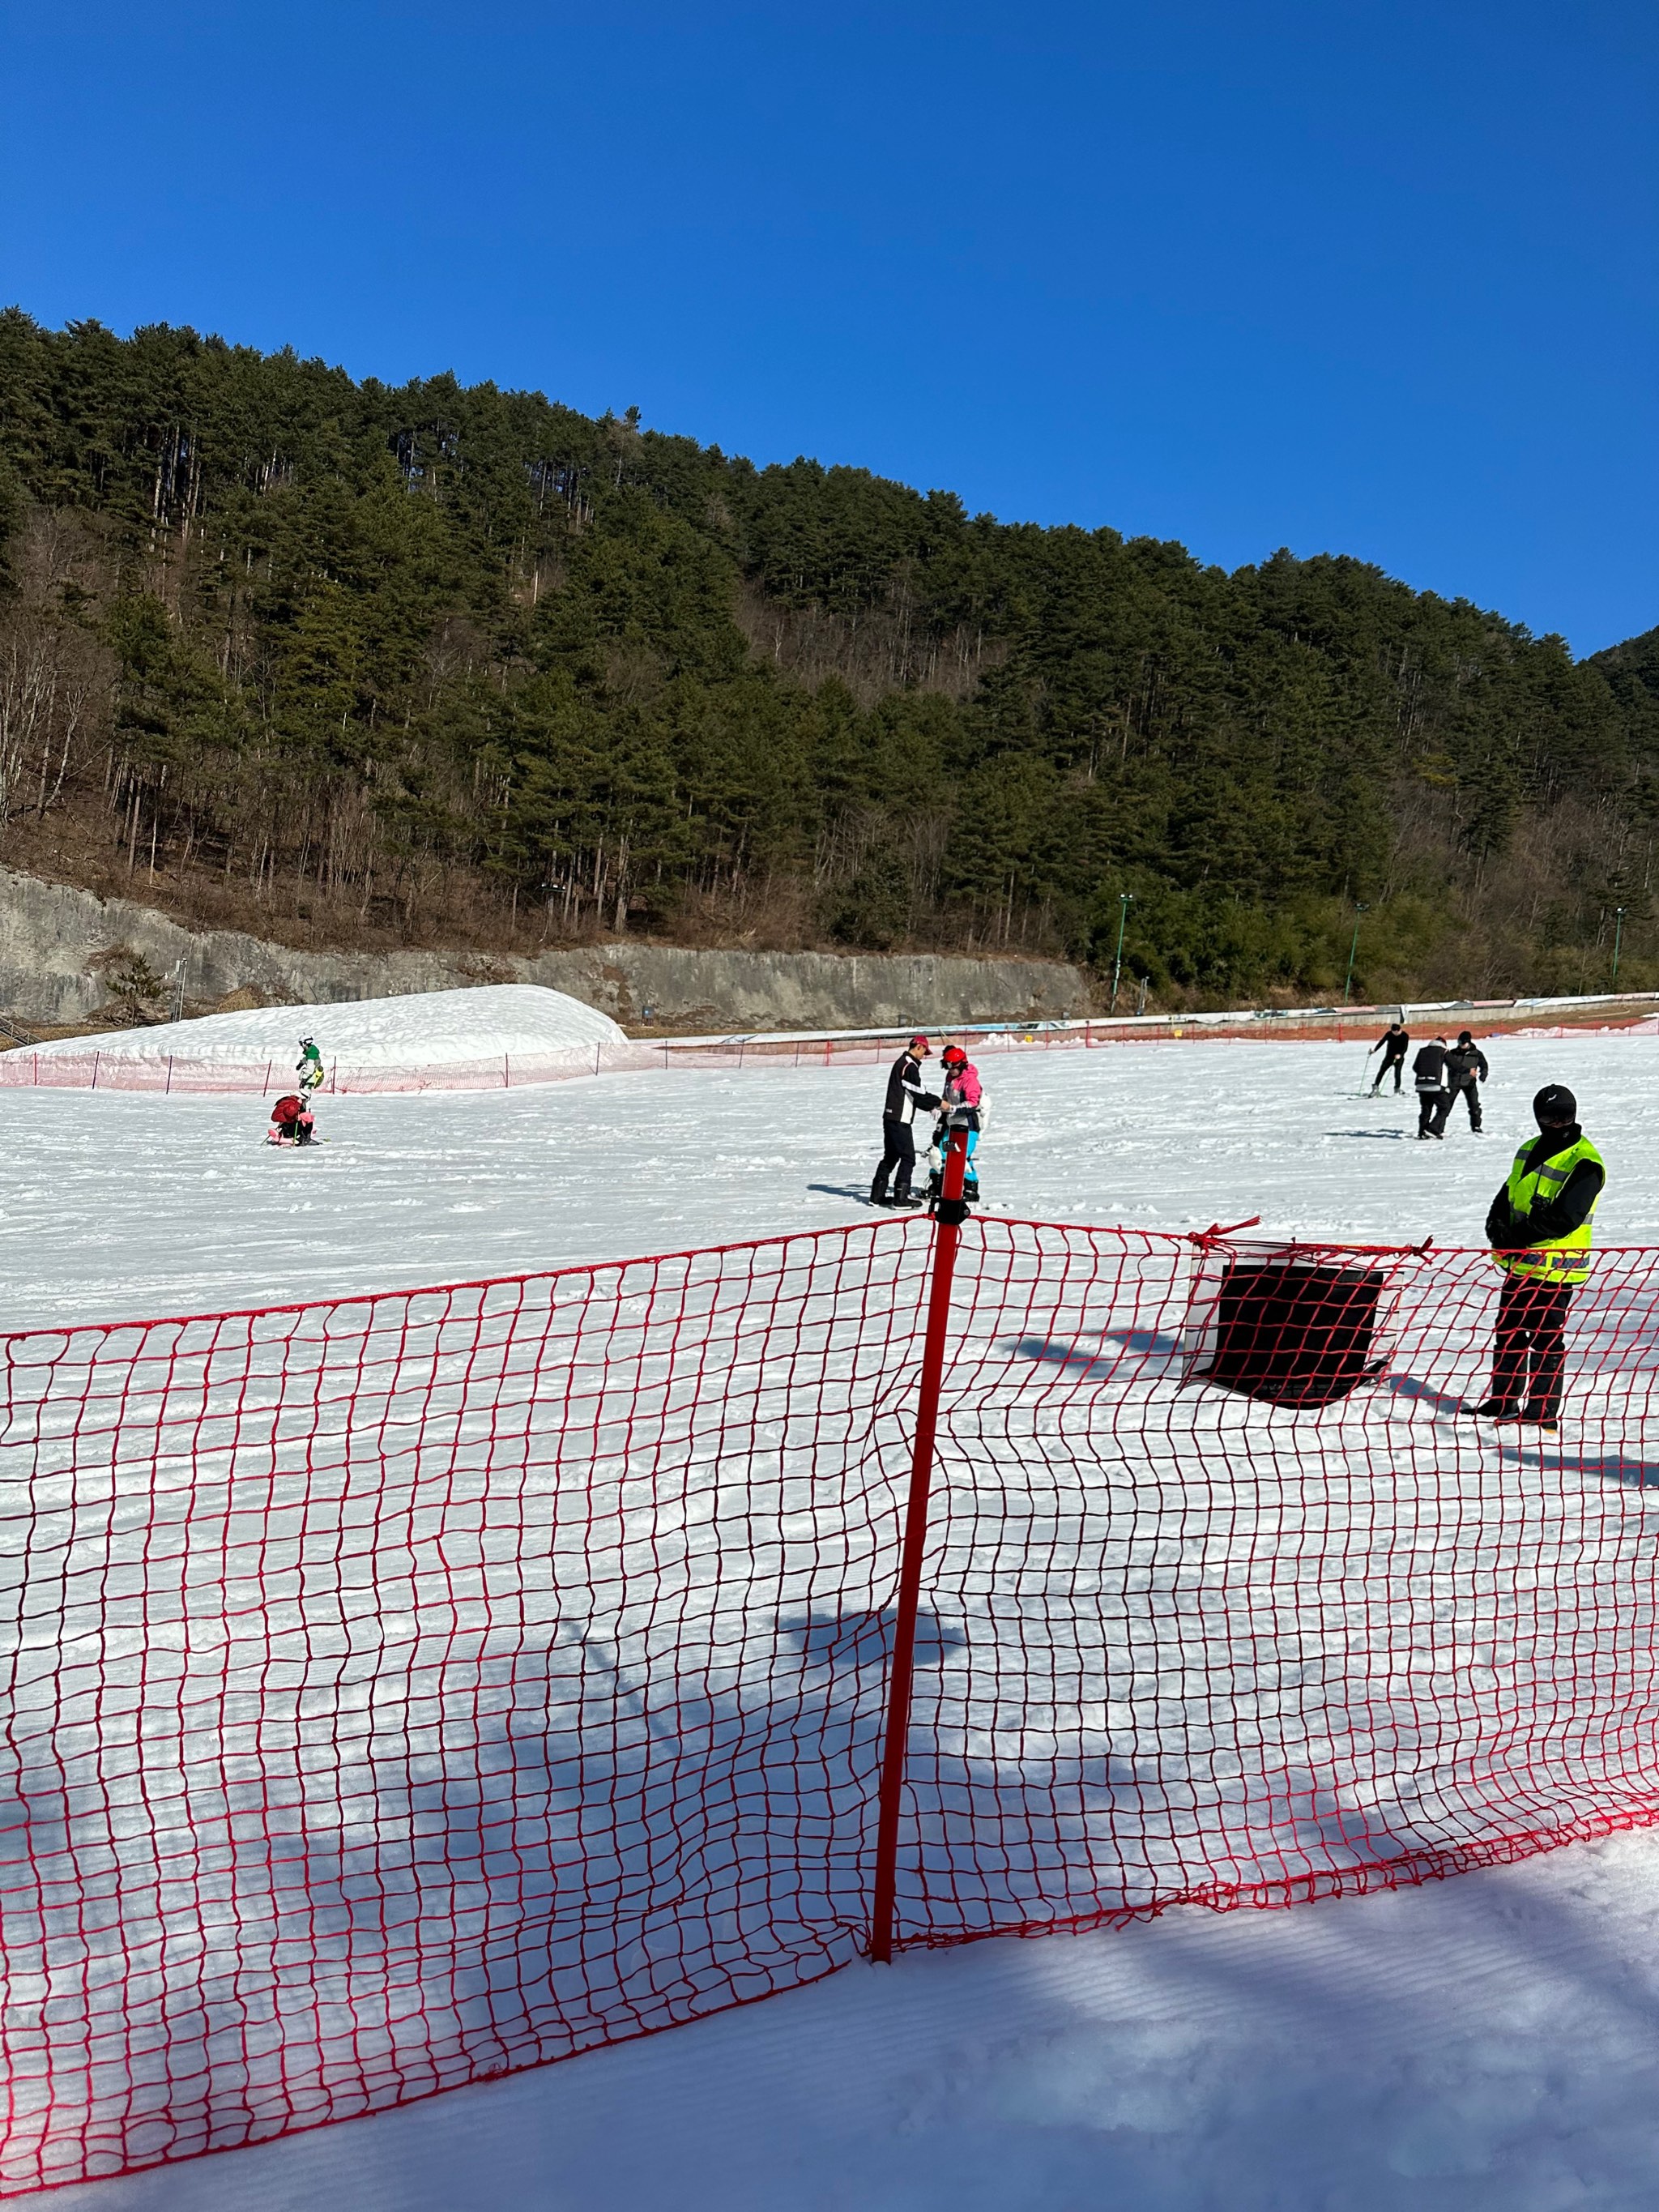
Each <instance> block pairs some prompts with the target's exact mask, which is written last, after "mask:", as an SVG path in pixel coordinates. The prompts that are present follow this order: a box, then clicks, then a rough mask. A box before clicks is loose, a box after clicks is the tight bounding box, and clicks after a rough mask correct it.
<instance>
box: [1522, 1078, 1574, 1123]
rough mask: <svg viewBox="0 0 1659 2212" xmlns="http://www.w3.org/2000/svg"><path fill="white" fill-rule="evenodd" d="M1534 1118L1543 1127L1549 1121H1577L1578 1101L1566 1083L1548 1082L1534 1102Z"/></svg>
mask: <svg viewBox="0 0 1659 2212" xmlns="http://www.w3.org/2000/svg"><path fill="white" fill-rule="evenodd" d="M1532 1111H1533V1119H1534V1121H1536V1122H1537V1124H1538V1126H1539V1127H1540V1128H1542V1127H1544V1126H1545V1124H1546V1123H1547V1122H1555V1121H1562V1122H1566V1121H1577V1119H1578V1101H1577V1099H1576V1098H1575V1097H1573V1095H1572V1093H1571V1091H1569V1090H1568V1088H1567V1086H1566V1085H1565V1083H1547V1084H1546V1085H1544V1087H1543V1089H1542V1090H1541V1091H1540V1092H1539V1094H1538V1096H1537V1097H1536V1098H1534V1100H1533V1102H1532Z"/></svg>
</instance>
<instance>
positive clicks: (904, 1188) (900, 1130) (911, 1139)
mask: <svg viewBox="0 0 1659 2212" xmlns="http://www.w3.org/2000/svg"><path fill="white" fill-rule="evenodd" d="M927 1054H928V1044H927V1038H926V1037H925V1036H913V1037H912V1038H911V1040H910V1042H909V1043H908V1044H907V1045H906V1046H905V1048H904V1049H903V1051H902V1053H901V1054H899V1056H898V1058H897V1059H896V1060H895V1061H894V1062H893V1065H892V1066H891V1067H890V1069H889V1070H888V1072H887V1097H886V1100H885V1102H884V1104H883V1106H882V1109H881V1139H882V1152H881V1165H880V1166H879V1167H878V1169H877V1170H876V1175H875V1180H874V1182H872V1184H871V1186H870V1203H871V1205H872V1206H920V1205H921V1200H920V1199H919V1198H918V1197H916V1196H915V1193H914V1192H913V1191H912V1190H911V1188H910V1178H911V1177H912V1176H914V1175H915V1170H916V1139H915V1131H914V1130H913V1128H912V1127H911V1124H912V1123H913V1122H914V1121H915V1118H916V1111H917V1109H918V1108H927V1109H931V1108H933V1107H935V1106H937V1105H938V1104H939V1100H938V1099H937V1098H936V1097H934V1096H933V1092H932V1091H924V1090H923V1089H922V1087H921V1063H922V1061H923V1060H926V1059H927ZM888 1176H892V1178H893V1194H892V1196H891V1198H889V1197H888V1195H887V1178H888Z"/></svg>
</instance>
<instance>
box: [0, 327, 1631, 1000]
mask: <svg viewBox="0 0 1659 2212" xmlns="http://www.w3.org/2000/svg"><path fill="white" fill-rule="evenodd" d="M0 541H3V555H0V560H3V569H0V860H3V861H5V862H7V863H9V864H10V865H12V866H20V867H23V868H27V869H33V870H34V871H36V872H40V873H43V874H48V875H55V876H58V877H61V878H65V879H68V880H72V881H77V882H81V883H84V884H89V885H91V886H92V887H93V888H95V889H115V890H123V891H130V892H132V893H134V894H135V895H137V896H142V897H144V898H146V899H149V900H150V901H151V902H154V903H156V904H158V905H161V906H164V907H167V908H170V909H171V910H173V911H174V912H177V913H180V914H183V915H191V916H195V917H199V918H201V919H204V920H209V919H210V920H213V921H231V922H234V923H237V924H240V926H242V927H249V928H252V929H255V930H257V931H258V932H259V933H262V934H264V935H268V936H276V937H278V938H283V939H288V940H289V941H291V942H295V943H328V942H334V943H365V944H367V943H386V942H388V941H392V940H400V941H414V942H423V943H438V942H448V943H471V944H472V945H476V946H477V947H478V948H479V950H480V951H481V952H484V953H487V952H488V951H489V950H491V949H504V948H506V947H507V946H509V945H516V946H519V947H527V946H530V945H536V944H539V943H542V942H544V941H555V940H557V939H563V938H571V937H592V936H595V935H600V934H604V935H609V934H611V933H615V932H618V931H623V930H629V931H641V932H651V933H657V934H659V935H663V936H665V937H670V936H671V937H678V938H680V939H684V940H686V941H691V942H730V943H750V944H758V945H844V946H847V947H848V948H872V949H883V948H891V947H901V946H902V947H906V948H922V949H927V948H932V947H939V948H945V947H950V948H953V949H981V950H982V949H995V948H1000V947H1004V946H1007V947H1011V948H1012V947H1023V948H1024V949H1025V950H1027V951H1038V950H1048V951H1055V952H1066V953H1070V954H1073V955H1074V956H1081V957H1092V958H1094V959H1096V960H1104V961H1107V962H1109V959H1110V957H1111V953H1112V949H1113V945H1114V941H1115V934H1116V930H1117V925H1118V919H1119V915H1120V912H1121V907H1120V895H1121V894H1122V893H1125V892H1127V893H1129V894H1131V895H1132V896H1133V904H1132V905H1131V907H1130V908H1129V909H1128V912H1129V927H1128V934H1127V948H1126V950H1127V967H1128V969H1129V970H1130V971H1131V972H1132V973H1133V974H1134V975H1140V976H1143V977H1146V978H1148V979H1149V980H1150V983H1151V987H1152V992H1153V993H1154V994H1155V997H1156V998H1157V999H1158V1000H1163V1001H1164V1002H1168V1001H1170V1000H1175V999H1178V998H1182V997H1188V998H1191V997H1195V996H1196V997H1202V998H1205V999H1233V998H1237V996H1239V995H1240V994H1250V993H1268V992H1273V991H1279V992H1284V991H1290V992H1295V993H1306V992H1313V993H1321V992H1328V991H1329V990H1331V989H1333V988H1336V989H1340V986H1341V982H1342V975H1343V969H1344V967H1345V965H1346V958H1347V952H1348V947H1349V944H1350V939H1351V934H1352V929H1353V926H1354V923H1355V921H1356V919H1358V920H1359V921H1360V923H1361V931H1360V939H1359V963H1358V974H1357V981H1358V986H1359V987H1361V988H1362V989H1364V991H1365V992H1367V993H1369V994H1375V995H1379V996H1380V995H1384V994H1392V993H1395V992H1397V991H1400V990H1402V989H1420V990H1424V991H1428V990H1451V991H1457V992H1462V993H1467V994H1470V995H1475V996H1486V995H1492V994H1497V993H1499V992H1501V991H1505V990H1509V989H1512V988H1516V987H1558V988H1562V989H1577V988H1582V987H1596V986H1598V985H1600V984H1601V983H1602V982H1604V981H1605V979H1606V976H1607V968H1608V961H1609V956H1610V952H1611V946H1612V938H1613V909H1614V908H1617V907H1620V906H1622V907H1625V908H1627V909H1628V911H1627V915H1626V924H1625V947H1624V961H1623V964H1622V968H1621V978H1620V980H1621V981H1630V982H1632V984H1636V983H1656V984H1659V958H1656V957H1654V953H1655V947H1656V944H1659V939H1656V934H1655V930H1654V927H1653V912H1652V897H1651V883H1652V862H1653V852H1654V842H1655V835H1656V817H1659V773H1656V772H1659V665H1656V664H1659V633H1656V634H1655V635H1654V636H1651V637H1650V638H1649V639H1647V640H1646V641H1641V640H1638V641H1632V645H1631V646H1630V647H1620V648H1617V649H1615V651H1614V652H1613V653H1608V654H1603V655H1601V656H1599V657H1598V659H1596V660H1595V661H1593V662H1588V663H1583V664H1578V665H1575V664H1574V663H1573V662H1572V660H1571V658H1570V657H1569V654H1568V653H1567V651H1566V649H1565V646H1564V645H1563V643H1562V642H1561V641H1559V639H1556V638H1543V639H1537V638H1534V637H1532V636H1531V635H1528V632H1527V631H1526V630H1524V629H1521V628H1518V627H1516V625H1514V624H1512V623H1506V622H1504V621H1503V620H1502V619H1501V618H1500V617H1498V616H1496V615H1492V614H1488V613H1485V612H1482V611H1480V609H1478V608H1476V607H1474V606H1473V605H1468V603H1466V602H1463V601H1457V602H1449V601H1446V600H1443V599H1437V598H1435V597H1433V596H1431V595H1428V594H1424V593H1419V592H1412V591H1410V590H1408V589H1407V587H1406V586H1402V585H1401V584H1397V583H1395V582H1393V581H1391V580H1389V578H1388V577H1386V576H1384V575H1383V574H1382V573H1381V572H1380V571H1378V570H1377V569H1376V568H1369V567H1366V566H1365V565H1364V564H1363V563H1361V562H1356V561H1352V560H1347V559H1344V558H1341V557H1337V556H1322V557H1320V558H1317V559H1314V560H1309V561H1297V560H1295V559H1293V558H1291V556H1289V555H1288V554H1285V553H1280V554H1277V555H1275V556H1273V558H1272V559H1270V560H1267V561H1266V562H1263V563H1262V564H1261V566H1260V567H1258V568H1243V569H1240V570H1238V571H1237V573H1236V574H1231V575H1229V574H1225V573H1224V572H1223V571H1222V570H1220V569H1218V568H1202V567H1200V565H1199V564H1198V563H1197V562H1194V560H1193V559H1192V558H1191V557H1190V556H1188V554H1187V553H1186V552H1185V551H1184V550H1182V547H1181V546H1179V545H1176V544H1160V543H1157V542H1155V541H1153V540H1151V539H1145V538H1140V539H1129V540H1125V539H1123V538H1121V537H1119V536H1118V535H1117V534H1116V533H1115V532H1113V531H1110V530H1099V531H1095V532H1087V531H1083V530H1078V529H1039V528H1036V527H1035V526H1024V525H1018V524H1015V525H1004V524H1000V523H998V522H996V521H994V520H992V519H991V518H990V517H988V516H969V514H968V513H966V512H965V511H964V509H963V506H962V504H961V502H960V501H958V500H957V498H955V497H954V496H953V495H951V493H949V492H946V491H934V492H930V493H928V494H927V495H925V496H924V495H921V494H918V493H916V492H914V491H911V490H908V489H906V488H904V487H903V486H902V485H899V484H896V483H886V482H884V481H882V480H880V479H878V478H877V477H872V476H870V475H868V474H866V473H865V472H864V471H860V470H856V469H851V468H831V469H826V468H823V467H821V466H819V465H817V463H815V462H809V461H804V460H803V461H797V462H795V463H793V465H790V466H789V467H787V468H777V467H774V468H767V469H757V468H756V467H754V466H753V465H750V463H749V462H747V461H744V460H741V459H731V458H728V457H727V456H726V455H725V454H723V453H720V452H719V451H718V450H717V449H715V448H713V447H699V446H697V445H696V444H694V443H693V442H692V441H690V439H687V438H679V437H671V436H665V435H659V433H657V432H655V431H653V430H642V429H641V428H640V427H639V425H638V422H637V420H636V419H635V417H634V416H632V414H631V412H630V416H629V417H627V418H623V419H621V420H617V419H613V418H611V417H609V416H607V417H605V418H604V419H602V420H600V421H598V422H595V421H592V420H590V419H588V418H586V417H585V416H580V415H577V414H574V413H572V412H571V411H569V410H568V409H565V408H562V407H560V406H558V405H556V404H552V403H550V402H549V401H548V400H546V399H544V398H541V397H539V396H538V395H536V394H529V393H523V392H501V391H498V390H496V389H495V387H494V386H490V385H482V386H474V387H471V388H470V389H464V388H463V387H462V386H459V384H458V383H456V382H455V381H454V380H453V379H452V378H449V377H437V378H434V379H432V380H429V381H427V382H423V383H416V384H410V385H407V386H403V387H401V388H398V389H395V390H394V389H392V388H391V387H389V386H385V385H381V384H378V383H375V382H374V381H372V380H369V381H365V382H363V383H361V384H356V383H353V382H352V380H350V379H349V378H348V377H347V376H345V375H344V374H343V373H341V372H340V371H338V370H336V369H331V368H325V366H324V365H323V364H322V363H320V362H306V361H301V360H299V359H298V358H297V357H296V356H294V355H293V354H291V353H285V354H280V355H275V356H260V355H258V354H257V353H253V352H251V351H248V350H246V349H241V348H236V347H232V346H229V345H227V344H224V343H222V342H220V341H219V340H217V339H213V338H201V337H197V336H196V335H195V334H194V333H193V332H191V331H184V330H169V329H160V328H158V329H150V330H144V331H138V332H137V333H136V334H135V335H134V337H132V338H131V340H126V341H123V340H120V339H118V338H117V337H114V336H112V334H111V333H110V332H109V331H106V330H103V329H102V328H100V327H99V326H98V325H92V324H86V325H76V326H73V327H71V328H70V329H68V330H65V331H58V332H54V331H46V330H43V329H41V328H40V327H39V326H38V325H35V324H34V323H33V322H32V321H31V320H30V319H28V318H27V316H25V315H24V314H22V313H20V312H17V311H15V310H14V311H10V312H8V313H4V314H3V315H0ZM1361 907H1363V908H1364V909H1365V910H1364V914H1363V915H1361V914H1360V913H1359V909H1360V908H1361Z"/></svg>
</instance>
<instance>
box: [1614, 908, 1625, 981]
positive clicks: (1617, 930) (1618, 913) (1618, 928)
mask: <svg viewBox="0 0 1659 2212" xmlns="http://www.w3.org/2000/svg"><path fill="white" fill-rule="evenodd" d="M1624 941H1625V909H1624V908H1623V907H1621V906H1616V907H1614V908H1613V989H1614V990H1615V991H1616V990H1617V989H1618V988H1619V948H1620V945H1622V944H1623V943H1624Z"/></svg>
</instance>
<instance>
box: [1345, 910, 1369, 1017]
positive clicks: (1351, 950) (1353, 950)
mask: <svg viewBox="0 0 1659 2212" xmlns="http://www.w3.org/2000/svg"><path fill="white" fill-rule="evenodd" d="M1369 913H1370V908H1369V907H1364V906H1361V905H1359V904H1358V902H1356V903H1355V906H1354V910H1353V943H1352V945H1350V946H1349V947H1348V976H1347V981H1346V982H1345V983H1344V984H1343V986H1342V1003H1343V1005H1344V1006H1346V1005H1347V1003H1348V994H1349V993H1350V992H1351V991H1352V989H1353V963H1354V956H1355V955H1356V954H1357V953H1358V951H1359V917H1360V915H1362V914H1369Z"/></svg>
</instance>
